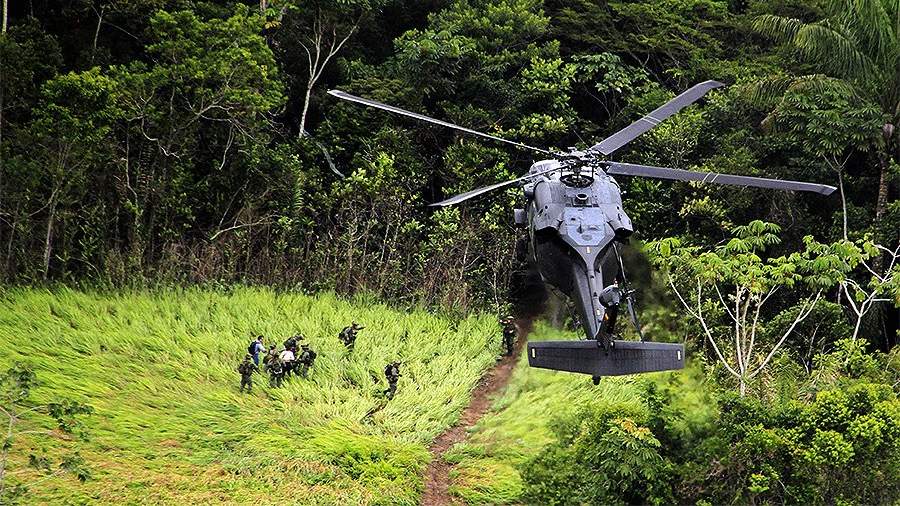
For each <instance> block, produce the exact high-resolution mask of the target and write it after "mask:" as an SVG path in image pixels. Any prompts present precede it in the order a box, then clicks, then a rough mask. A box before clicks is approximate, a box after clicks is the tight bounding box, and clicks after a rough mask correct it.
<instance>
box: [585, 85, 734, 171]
mask: <svg viewBox="0 0 900 506" xmlns="http://www.w3.org/2000/svg"><path fill="white" fill-rule="evenodd" d="M722 86H725V85H724V84H723V83H720V82H718V81H704V82H702V83H700V84H695V85H694V86H692V87H690V88H688V89H687V90H686V91H685V92H684V93H682V94H681V95H678V96H677V97H675V98H673V99H672V100H669V101H668V102H666V103H665V104H663V105H662V106H660V107H657V108H656V109H654V110H653V111H652V112H651V113H650V114H647V115H646V116H644V117H643V118H641V119H639V120H637V121H635V122H634V123H632V124H630V125H628V126H627V127H625V128H623V129H621V130H619V131H618V132H616V133H614V134H612V135H610V136H609V137H607V138H605V139H603V140H602V141H600V142H598V143H597V144H594V145H593V146H591V148H590V149H589V151H596V152H598V153H603V154H604V155H609V154H611V153H612V152H614V151H615V150H617V149H619V148H621V147H622V146H624V145H626V144H628V143H629V142H631V141H633V140H634V139H635V138H637V136H639V135H641V134H643V133H644V132H646V131H648V130H650V129H651V128H653V127H655V126H656V125H658V124H660V122H662V121H663V120H664V119H666V118H668V117H669V116H671V115H673V114H675V113H677V112H678V111H680V110H682V109H684V108H685V107H687V106H689V105H691V104H693V103H694V102H696V101H697V100H699V99H700V97H702V96H703V95H706V93H707V92H708V91H709V90H713V89H716V88H721V87H722Z"/></svg>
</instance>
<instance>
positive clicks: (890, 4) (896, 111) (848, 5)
mask: <svg viewBox="0 0 900 506" xmlns="http://www.w3.org/2000/svg"><path fill="white" fill-rule="evenodd" d="M825 12H826V17H825V18H824V19H822V20H819V21H816V22H813V23H804V22H802V21H800V20H798V19H793V18H785V17H781V16H774V15H764V16H759V17H757V18H756V19H755V20H754V22H753V28H754V29H755V30H756V31H758V32H759V33H761V34H763V35H765V36H767V37H770V38H771V39H773V40H774V41H776V42H777V43H780V44H785V45H789V46H791V47H793V48H795V49H796V50H797V52H798V53H799V55H800V57H801V58H802V59H803V60H804V63H807V64H809V65H811V66H812V67H813V68H814V69H816V70H817V71H818V72H820V73H819V74H813V75H806V76H800V77H791V78H772V79H768V80H766V81H765V82H762V83H759V84H758V85H757V86H756V87H755V92H756V93H755V94H756V96H757V98H772V97H775V96H781V95H783V94H784V93H785V92H786V91H798V90H802V89H812V90H815V89H816V88H818V89H820V90H821V89H823V88H826V87H831V88H839V89H841V90H844V91H849V92H851V93H853V94H854V95H855V96H856V98H858V99H859V100H861V101H862V102H864V103H866V104H871V105H873V106H875V107H877V109H878V110H879V111H881V112H882V114H883V117H884V123H883V125H882V129H881V131H880V132H877V131H873V132H872V135H871V141H870V142H871V148H872V150H873V151H874V152H875V153H876V155H877V157H878V163H879V165H880V171H881V177H880V181H879V185H878V199H877V203H876V205H875V219H876V221H880V220H881V217H882V216H883V215H884V212H885V209H886V208H887V200H888V184H889V180H888V179H889V176H890V166H891V160H893V161H894V162H895V163H898V164H900V128H897V127H896V125H898V123H900V0H826V5H825Z"/></svg>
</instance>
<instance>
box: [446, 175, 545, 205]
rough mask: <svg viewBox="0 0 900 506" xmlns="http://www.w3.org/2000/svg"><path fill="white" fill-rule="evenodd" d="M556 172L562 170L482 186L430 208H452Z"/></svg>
mask: <svg viewBox="0 0 900 506" xmlns="http://www.w3.org/2000/svg"><path fill="white" fill-rule="evenodd" d="M555 170H560V167H554V168H552V169H547V170H542V171H540V172H535V173H534V174H527V175H524V176H522V177H519V178H516V179H511V180H509V181H504V182H502V183H496V184H492V185H488V186H482V187H481V188H476V189H474V190H470V191H467V192H465V193H460V194H459V195H454V196H452V197H450V198H449V199H445V200H442V201H440V202H435V203H434V204H429V206H430V207H446V206H452V205H453V204H459V203H460V202H463V201H465V200H469V199H470V198H472V197H477V196H479V195H482V194H484V193H488V192H491V191H494V190H499V189H500V188H505V187H507V186H511V185H513V184H515V183H518V182H519V181H524V180H526V179H529V178H532V177H537V176H541V175H544V174H547V173H549V172H553V171H555Z"/></svg>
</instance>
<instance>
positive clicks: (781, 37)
mask: <svg viewBox="0 0 900 506" xmlns="http://www.w3.org/2000/svg"><path fill="white" fill-rule="evenodd" d="M802 26H803V22H802V21H800V20H799V19H795V18H786V17H783V16H775V15H773V14H763V15H762V16H757V17H756V18H754V20H753V24H752V28H753V30H755V31H756V32H757V33H759V34H760V35H763V36H765V37H768V38H770V39H772V40H773V41H775V42H776V43H778V44H784V43H787V42H790V41H791V40H793V39H794V37H795V36H796V35H797V30H799V29H800V28H801V27H802Z"/></svg>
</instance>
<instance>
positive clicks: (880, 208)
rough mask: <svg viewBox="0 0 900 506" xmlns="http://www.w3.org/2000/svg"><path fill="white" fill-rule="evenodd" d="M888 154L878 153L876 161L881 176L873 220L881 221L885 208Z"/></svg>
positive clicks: (889, 162)
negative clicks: (879, 166)
mask: <svg viewBox="0 0 900 506" xmlns="http://www.w3.org/2000/svg"><path fill="white" fill-rule="evenodd" d="M890 160H891V159H890V156H888V154H887V153H882V154H879V155H878V162H879V165H881V177H880V179H879V181H878V201H877V202H876V203H875V221H876V222H877V223H880V222H881V217H882V216H884V211H885V210H886V209H887V199H888V186H889V185H888V177H889V176H890V172H891V161H890Z"/></svg>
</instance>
